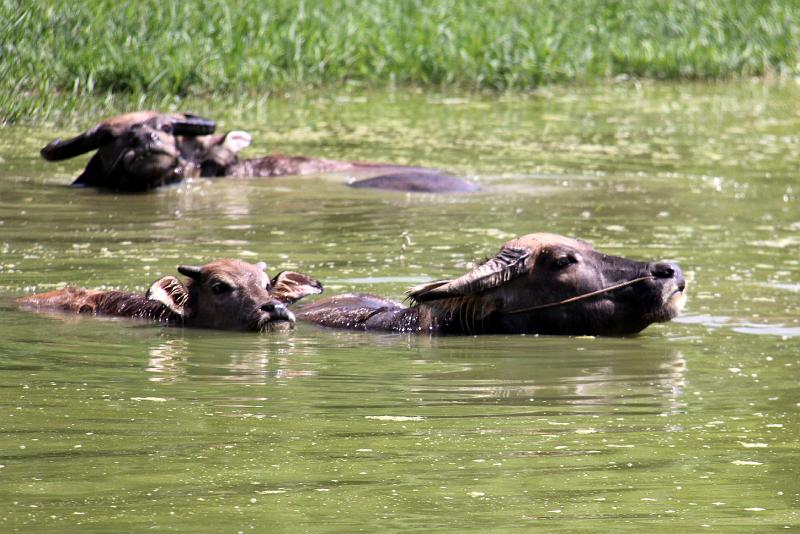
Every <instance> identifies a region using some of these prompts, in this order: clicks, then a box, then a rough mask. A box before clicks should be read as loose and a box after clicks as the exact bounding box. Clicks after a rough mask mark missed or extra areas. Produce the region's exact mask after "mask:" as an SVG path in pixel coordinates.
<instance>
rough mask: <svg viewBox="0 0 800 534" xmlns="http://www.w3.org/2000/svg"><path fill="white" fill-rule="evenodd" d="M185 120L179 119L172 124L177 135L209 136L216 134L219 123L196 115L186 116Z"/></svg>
mask: <svg viewBox="0 0 800 534" xmlns="http://www.w3.org/2000/svg"><path fill="white" fill-rule="evenodd" d="M185 117H186V118H185V119H177V120H176V121H175V122H173V123H172V133H173V134H175V135H209V134H212V133H214V130H215V129H216V128H217V123H216V122H214V121H212V120H210V119H204V118H202V117H197V116H195V115H186V116H185Z"/></svg>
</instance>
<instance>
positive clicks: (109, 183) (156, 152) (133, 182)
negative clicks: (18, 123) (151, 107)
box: [41, 111, 216, 191]
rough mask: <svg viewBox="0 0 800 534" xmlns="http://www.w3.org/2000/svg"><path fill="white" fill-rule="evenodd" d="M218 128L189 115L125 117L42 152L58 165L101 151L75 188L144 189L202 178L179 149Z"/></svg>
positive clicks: (151, 113)
mask: <svg viewBox="0 0 800 534" xmlns="http://www.w3.org/2000/svg"><path fill="white" fill-rule="evenodd" d="M215 127H216V124H215V123H214V121H211V120H208V119H203V118H201V117H196V116H194V115H189V114H185V113H174V114H165V113H158V112H155V111H139V112H134V113H126V114H124V115H119V116H116V117H112V118H110V119H107V120H105V121H103V122H101V123H100V124H98V125H97V126H95V127H94V128H92V129H91V130H88V131H86V132H84V133H82V134H80V135H78V136H76V137H73V138H72V139H69V140H67V141H62V140H61V139H56V140H55V141H53V142H52V143H50V144H49V145H47V146H46V147H44V148H43V149H42V150H41V154H42V157H43V158H44V159H46V160H48V161H59V160H64V159H69V158H73V157H75V156H78V155H80V154H84V153H86V152H90V151H92V150H97V152H96V153H95V154H94V155H93V156H92V157H91V159H90V160H89V163H88V164H87V165H86V168H85V169H84V171H83V173H81V175H80V176H78V178H77V179H76V180H75V181H74V182H73V185H78V186H89V187H106V188H110V189H116V190H121V191H145V190H148V189H152V188H154V187H158V186H161V185H166V184H169V183H173V182H178V181H180V180H182V179H183V178H184V177H186V176H191V175H196V174H199V171H197V170H196V169H195V163H194V162H193V161H191V160H189V159H186V158H185V157H184V156H183V154H182V150H181V146H180V145H181V144H182V141H183V140H184V139H190V138H191V137H193V136H198V135H208V134H211V133H213V132H214V129H215Z"/></svg>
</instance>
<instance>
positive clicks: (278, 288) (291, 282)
mask: <svg viewBox="0 0 800 534" xmlns="http://www.w3.org/2000/svg"><path fill="white" fill-rule="evenodd" d="M271 284H272V288H271V289H270V294H271V295H272V296H273V297H275V298H276V299H278V300H279V301H281V302H283V303H284V304H292V303H293V302H297V301H298V300H300V299H301V298H303V297H307V296H309V295H318V294H320V293H322V284H320V283H319V282H318V281H316V280H314V279H313V278H311V277H310V276H306V275H304V274H303V273H297V272H294V271H283V272H281V273H278V274H277V276H275V278H273V279H272V282H271Z"/></svg>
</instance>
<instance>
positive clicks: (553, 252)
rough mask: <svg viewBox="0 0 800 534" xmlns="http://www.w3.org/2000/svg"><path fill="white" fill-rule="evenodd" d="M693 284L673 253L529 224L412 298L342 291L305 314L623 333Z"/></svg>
mask: <svg viewBox="0 0 800 534" xmlns="http://www.w3.org/2000/svg"><path fill="white" fill-rule="evenodd" d="M685 288H686V282H685V281H684V278H683V274H682V273H681V270H680V268H679V267H678V265H676V264H674V263H666V262H643V261H635V260H629V259H626V258H621V257H617V256H608V255H606V254H603V253H601V252H598V251H596V250H594V249H593V248H592V247H591V245H589V244H588V243H586V242H584V241H580V240H577V239H570V238H567V237H562V236H558V235H553V234H531V235H526V236H523V237H520V238H518V239H514V240H512V241H509V242H508V243H506V244H504V245H503V247H502V248H501V249H500V251H499V252H498V253H497V255H496V256H495V257H494V258H491V259H490V260H488V261H487V262H485V263H484V264H482V265H480V266H478V267H476V268H475V269H473V270H472V271H471V272H469V273H467V274H465V275H464V276H462V277H460V278H456V279H455V280H441V281H436V282H430V283H426V284H422V285H420V286H417V287H414V288H412V289H411V290H410V291H409V292H408V299H409V300H410V301H411V302H412V305H411V306H410V307H406V306H403V305H401V304H399V303H397V302H393V301H391V300H386V299H383V298H380V297H374V296H371V295H341V296H335V297H331V298H327V299H323V300H321V301H318V302H315V303H313V304H311V305H309V306H306V307H305V308H303V309H302V310H301V311H300V312H298V314H297V315H298V318H300V319H303V320H307V321H311V322H314V323H317V324H320V325H323V326H330V327H336V328H350V329H363V330H387V331H395V332H421V331H424V332H436V333H443V334H561V335H623V334H633V333H635V332H639V331H641V330H642V329H644V328H645V327H647V326H648V325H649V324H651V323H655V322H663V321H669V320H670V319H672V318H673V317H675V316H676V315H677V314H678V312H679V311H680V310H681V309H682V308H683V305H684V303H685V300H686V296H685V293H684V290H685Z"/></svg>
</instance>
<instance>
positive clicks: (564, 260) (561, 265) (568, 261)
mask: <svg viewBox="0 0 800 534" xmlns="http://www.w3.org/2000/svg"><path fill="white" fill-rule="evenodd" d="M573 263H578V258H577V257H575V256H574V255H572V254H567V255H566V256H560V257H558V258H556V259H555V261H554V262H553V269H554V270H556V271H560V270H562V269H566V268H567V267H569V266H570V265H572V264H573Z"/></svg>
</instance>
